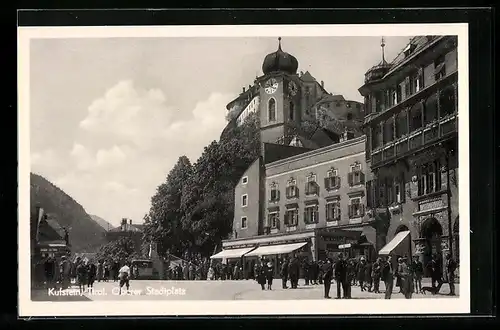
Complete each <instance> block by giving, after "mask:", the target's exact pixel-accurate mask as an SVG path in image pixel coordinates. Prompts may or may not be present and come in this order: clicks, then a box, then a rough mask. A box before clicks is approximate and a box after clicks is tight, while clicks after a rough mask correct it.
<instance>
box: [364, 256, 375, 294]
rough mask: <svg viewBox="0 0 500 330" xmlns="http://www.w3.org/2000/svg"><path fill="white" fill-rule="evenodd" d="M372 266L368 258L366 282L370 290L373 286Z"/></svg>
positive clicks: (370, 290) (369, 290)
mask: <svg viewBox="0 0 500 330" xmlns="http://www.w3.org/2000/svg"><path fill="white" fill-rule="evenodd" d="M372 268H373V264H372V262H371V261H369V260H367V261H366V265H365V283H366V287H367V288H368V292H372V287H373V278H372Z"/></svg>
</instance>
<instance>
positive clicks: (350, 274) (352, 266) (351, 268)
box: [344, 259, 356, 299]
mask: <svg viewBox="0 0 500 330" xmlns="http://www.w3.org/2000/svg"><path fill="white" fill-rule="evenodd" d="M354 284H356V262H355V260H353V259H351V260H350V262H348V263H347V280H346V294H345V297H344V298H345V299H351V290H352V286H353V285H354Z"/></svg>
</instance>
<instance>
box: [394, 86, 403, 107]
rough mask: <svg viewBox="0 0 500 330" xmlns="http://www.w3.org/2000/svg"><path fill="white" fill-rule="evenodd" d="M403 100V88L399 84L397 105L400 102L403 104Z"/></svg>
mask: <svg viewBox="0 0 500 330" xmlns="http://www.w3.org/2000/svg"><path fill="white" fill-rule="evenodd" d="M402 99H403V88H402V87H401V84H398V86H397V87H396V102H395V104H398V103H399V102H401V100H402Z"/></svg>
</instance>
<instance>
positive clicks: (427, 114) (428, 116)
mask: <svg viewBox="0 0 500 330" xmlns="http://www.w3.org/2000/svg"><path fill="white" fill-rule="evenodd" d="M437 111H438V105H437V96H436V94H432V95H431V96H429V98H427V100H426V101H425V107H424V125H427V124H430V123H432V122H433V121H435V120H436V119H437V117H438V113H437Z"/></svg>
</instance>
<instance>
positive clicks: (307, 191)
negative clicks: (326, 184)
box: [305, 182, 309, 195]
mask: <svg viewBox="0 0 500 330" xmlns="http://www.w3.org/2000/svg"><path fill="white" fill-rule="evenodd" d="M305 192H306V195H309V182H306V186H305Z"/></svg>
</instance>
